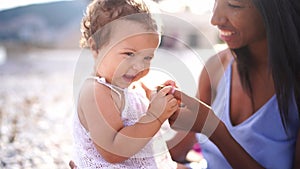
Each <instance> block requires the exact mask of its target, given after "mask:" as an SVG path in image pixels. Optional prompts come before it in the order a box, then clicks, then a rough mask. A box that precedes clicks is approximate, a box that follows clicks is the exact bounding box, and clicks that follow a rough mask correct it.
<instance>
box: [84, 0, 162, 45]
mask: <svg viewBox="0 0 300 169" xmlns="http://www.w3.org/2000/svg"><path fill="white" fill-rule="evenodd" d="M132 14H143V18H140V19H134V18H131V20H135V21H136V22H139V23H141V24H143V25H145V26H147V27H148V28H149V29H151V30H157V26H156V24H155V21H154V20H153V19H152V17H151V15H150V12H149V9H148V8H147V6H146V5H145V3H143V1H141V0H139V1H137V0H93V1H92V2H91V3H90V4H89V5H88V6H87V9H86V13H85V15H84V16H83V18H82V21H81V38H80V47H82V48H86V47H89V45H88V39H89V38H90V37H92V36H93V34H95V33H96V32H97V31H98V30H100V29H101V28H103V27H104V26H105V25H106V24H108V23H110V22H112V21H114V20H116V19H119V18H122V17H125V16H128V15H132ZM108 38H109V32H106V34H105V35H104V36H102V37H101V41H99V38H97V40H96V43H97V48H99V47H101V46H102V45H103V44H104V43H105V42H106V41H107V40H108Z"/></svg>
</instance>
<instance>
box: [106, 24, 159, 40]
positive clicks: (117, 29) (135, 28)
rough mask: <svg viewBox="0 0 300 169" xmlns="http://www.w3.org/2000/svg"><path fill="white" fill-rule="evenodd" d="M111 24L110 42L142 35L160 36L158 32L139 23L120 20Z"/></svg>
mask: <svg viewBox="0 0 300 169" xmlns="http://www.w3.org/2000/svg"><path fill="white" fill-rule="evenodd" d="M111 24H112V25H111V36H110V40H113V41H119V40H120V39H124V38H126V37H132V36H136V35H141V34H158V33H157V32H156V31H154V30H151V29H149V28H147V27H146V26H145V25H144V24H142V23H140V22H137V21H132V20H118V21H117V22H113V23H111Z"/></svg>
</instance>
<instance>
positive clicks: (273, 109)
mask: <svg viewBox="0 0 300 169" xmlns="http://www.w3.org/2000/svg"><path fill="white" fill-rule="evenodd" d="M231 65H232V61H231V63H230V64H229V66H228V68H227V69H226V71H225V74H224V76H223V77H222V78H221V80H220V82H219V84H218V88H217V95H216V98H215V100H214V102H213V104H212V109H213V110H214V112H215V113H216V114H217V116H218V117H219V118H220V119H221V120H222V121H223V122H224V123H225V125H226V126H227V128H228V130H229V132H230V133H231V134H232V136H233V137H234V138H235V139H236V141H237V142H238V143H239V144H240V145H241V146H242V147H244V149H245V150H246V151H247V152H248V153H249V154H250V155H251V156H252V157H253V158H254V159H255V160H256V161H258V162H259V163H260V164H261V165H263V166H264V167H265V168H268V169H290V168H292V164H293V158H294V151H295V141H296V136H297V131H298V129H299V126H300V124H299V123H300V122H299V116H298V110H297V104H296V102H295V98H294V97H293V98H292V101H291V102H290V105H289V109H290V112H289V119H288V120H289V124H290V125H289V126H288V128H287V131H288V133H289V135H287V134H286V132H285V129H284V127H283V125H282V122H281V117H280V112H279V109H278V104H277V99H276V95H274V96H273V97H272V98H270V100H268V101H267V102H266V103H265V104H264V105H263V106H262V107H261V108H260V109H259V110H257V112H256V113H254V114H253V115H252V116H251V117H249V118H248V119H247V120H245V121H244V122H242V123H240V124H238V125H235V126H233V125H232V123H231V121H230V113H229V109H230V99H229V98H230V85H231V84H230V83H231V80H230V79H231V67H232V66H231ZM293 96H294V95H293ZM236 104H239V103H236ZM197 136H198V140H199V142H200V144H201V149H202V152H203V155H204V158H205V159H206V160H207V162H208V168H210V169H227V168H231V166H230V165H229V163H228V162H227V161H226V160H225V158H224V157H223V155H222V154H221V152H220V151H219V149H218V148H217V147H216V146H215V145H214V144H213V143H212V142H211V141H209V140H208V139H207V138H206V137H205V136H203V135H202V134H198V135H197Z"/></svg>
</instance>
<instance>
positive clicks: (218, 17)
mask: <svg viewBox="0 0 300 169" xmlns="http://www.w3.org/2000/svg"><path fill="white" fill-rule="evenodd" d="M226 21H227V18H226V9H225V7H224V6H222V2H221V1H220V0H216V1H215V4H214V8H213V15H212V17H211V20H210V23H211V24H212V25H214V26H219V25H224V24H225V23H226Z"/></svg>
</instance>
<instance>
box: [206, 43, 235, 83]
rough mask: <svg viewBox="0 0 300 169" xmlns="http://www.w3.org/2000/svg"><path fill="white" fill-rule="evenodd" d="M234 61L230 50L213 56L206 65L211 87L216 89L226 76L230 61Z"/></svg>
mask: <svg viewBox="0 0 300 169" xmlns="http://www.w3.org/2000/svg"><path fill="white" fill-rule="evenodd" d="M232 59H233V56H232V53H231V50H230V49H228V48H227V49H224V50H222V51H220V52H218V53H217V54H215V55H213V56H211V57H210V58H209V59H208V60H207V62H206V63H205V70H206V72H207V73H208V75H209V77H210V79H211V87H212V88H216V87H217V85H218V83H219V80H220V79H221V77H222V76H223V75H224V72H225V70H226V69H227V67H228V65H229V63H230V61H231V60H232Z"/></svg>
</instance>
